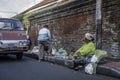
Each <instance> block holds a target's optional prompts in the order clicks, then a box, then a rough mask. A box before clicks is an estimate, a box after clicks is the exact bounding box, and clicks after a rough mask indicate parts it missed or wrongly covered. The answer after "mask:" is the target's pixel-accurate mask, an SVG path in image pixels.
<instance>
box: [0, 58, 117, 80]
mask: <svg viewBox="0 0 120 80" xmlns="http://www.w3.org/2000/svg"><path fill="white" fill-rule="evenodd" d="M0 80H119V79H116V78H113V77H107V76H103V75H98V74H97V75H88V74H85V73H84V72H83V71H74V70H72V69H69V68H67V67H63V66H60V65H55V64H51V63H46V62H38V61H37V60H34V59H31V58H28V57H23V59H22V60H16V58H15V56H8V57H4V56H0Z"/></svg>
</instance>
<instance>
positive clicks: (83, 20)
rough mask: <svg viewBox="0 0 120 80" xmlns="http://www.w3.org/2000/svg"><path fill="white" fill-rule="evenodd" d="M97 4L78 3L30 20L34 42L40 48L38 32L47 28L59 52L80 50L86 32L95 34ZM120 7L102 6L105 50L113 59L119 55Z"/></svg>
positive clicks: (106, 0) (114, 4) (109, 3)
mask: <svg viewBox="0 0 120 80" xmlns="http://www.w3.org/2000/svg"><path fill="white" fill-rule="evenodd" d="M95 3H96V2H95V0H86V1H84V0H75V1H74V2H72V3H68V4H65V5H62V6H59V4H58V6H56V7H54V8H51V9H49V10H45V11H42V12H39V13H38V14H35V15H33V16H31V17H30V22H31V32H30V35H31V37H32V40H33V41H34V43H35V44H36V45H37V43H36V42H37V41H36V40H37V34H38V31H39V29H40V28H41V27H42V26H43V25H44V24H48V25H49V27H50V31H51V33H52V39H53V44H54V46H55V47H56V48H61V47H63V48H65V49H66V50H67V51H68V52H71V51H75V50H77V49H78V48H79V47H80V46H81V45H82V44H83V42H82V38H83V36H84V34H85V33H86V32H90V33H93V34H95V9H96V6H95ZM119 4H120V0H113V1H112V0H111V1H110V0H104V1H103V5H102V6H103V9H102V10H103V19H102V22H103V23H102V27H103V49H104V50H107V51H108V53H109V54H110V56H111V54H112V55H114V54H116V55H118V54H119V52H120V49H119V43H120V24H119V23H120V15H119V14H120V6H119ZM35 29H36V30H35ZM33 30H34V31H33Z"/></svg>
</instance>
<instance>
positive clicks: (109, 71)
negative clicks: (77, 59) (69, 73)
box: [24, 54, 120, 78]
mask: <svg viewBox="0 0 120 80" xmlns="http://www.w3.org/2000/svg"><path fill="white" fill-rule="evenodd" d="M24 55H25V56H27V57H30V58H34V59H38V56H37V54H24ZM44 61H46V62H50V63H54V64H59V65H62V66H66V67H69V68H72V67H73V61H72V60H66V59H60V58H55V57H53V56H45V57H44ZM96 73H98V74H102V75H106V76H111V77H115V78H120V72H119V71H117V70H116V69H114V68H111V67H107V66H102V65H99V66H98V67H97V70H96Z"/></svg>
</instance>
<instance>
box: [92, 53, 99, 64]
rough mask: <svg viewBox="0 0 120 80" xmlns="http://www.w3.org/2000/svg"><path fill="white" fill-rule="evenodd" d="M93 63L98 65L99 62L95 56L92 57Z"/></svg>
mask: <svg viewBox="0 0 120 80" xmlns="http://www.w3.org/2000/svg"><path fill="white" fill-rule="evenodd" d="M91 62H92V63H96V62H98V58H97V56H96V55H93V56H92V58H91Z"/></svg>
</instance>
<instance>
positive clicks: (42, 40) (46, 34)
mask: <svg viewBox="0 0 120 80" xmlns="http://www.w3.org/2000/svg"><path fill="white" fill-rule="evenodd" d="M38 44H39V55H38V56H39V61H42V60H43V59H44V56H45V54H46V53H47V54H50V52H51V34H50V30H49V29H48V25H44V26H43V28H42V29H40V30H39V34H38Z"/></svg>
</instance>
